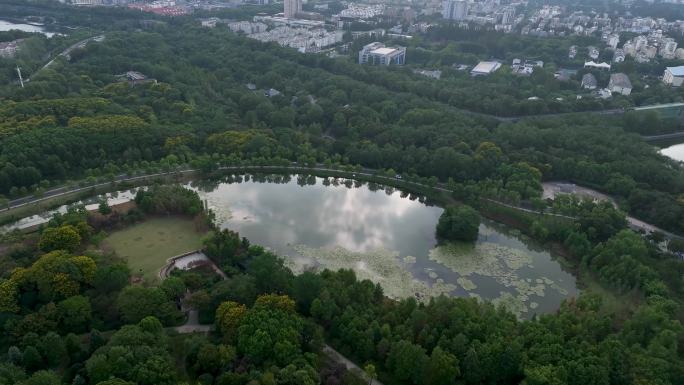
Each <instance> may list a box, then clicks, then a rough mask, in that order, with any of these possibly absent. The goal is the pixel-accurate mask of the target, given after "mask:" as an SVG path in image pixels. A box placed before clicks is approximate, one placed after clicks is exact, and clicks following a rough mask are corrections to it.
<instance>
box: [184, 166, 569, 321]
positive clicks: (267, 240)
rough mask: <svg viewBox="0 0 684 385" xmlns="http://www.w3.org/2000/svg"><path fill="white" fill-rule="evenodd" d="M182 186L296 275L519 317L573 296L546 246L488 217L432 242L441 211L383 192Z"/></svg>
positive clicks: (232, 183)
mask: <svg viewBox="0 0 684 385" xmlns="http://www.w3.org/2000/svg"><path fill="white" fill-rule="evenodd" d="M190 186H191V188H193V189H196V190H197V191H198V192H199V194H200V196H201V197H202V199H204V200H206V201H207V204H208V206H209V208H210V209H212V210H213V211H214V212H215V213H216V218H217V222H218V224H219V225H220V226H221V227H222V228H228V229H231V230H234V231H237V232H239V233H240V235H241V236H244V237H246V238H247V239H249V240H250V241H251V242H252V243H254V244H259V245H262V246H264V247H267V248H269V249H271V250H272V251H274V252H275V253H277V254H279V255H282V256H285V257H286V261H287V263H288V265H289V266H290V268H291V269H292V270H293V271H295V272H302V271H305V270H306V269H322V268H329V269H332V270H337V269H340V268H347V269H353V270H354V271H355V272H356V274H357V276H358V277H359V278H362V279H365V278H367V279H370V280H372V281H374V282H377V283H380V284H381V285H382V287H383V289H384V291H385V293H386V294H387V295H388V296H390V297H393V298H406V297H416V298H417V299H419V300H425V299H428V298H429V297H430V296H437V295H440V294H447V295H456V296H463V297H475V298H482V299H487V300H492V301H494V302H497V303H503V304H505V305H506V306H508V307H509V308H510V309H511V310H512V311H514V312H515V313H516V314H518V315H519V316H521V317H523V318H527V317H530V316H531V315H532V314H534V313H548V312H552V311H555V310H556V309H558V307H559V305H560V302H561V301H562V300H563V299H565V298H568V297H571V296H576V295H578V290H577V288H576V286H575V285H576V282H575V278H574V276H573V275H572V274H570V273H569V272H567V271H564V270H563V269H562V268H561V266H560V264H559V263H558V262H557V261H556V260H555V259H554V258H553V257H552V256H551V255H550V253H549V252H548V251H546V250H545V249H543V248H542V247H540V246H539V245H538V244H535V243H534V242H532V241H531V240H529V239H527V238H526V237H524V236H521V235H519V234H517V232H515V231H510V230H509V229H507V228H506V227H504V226H502V225H499V224H496V223H494V222H491V221H488V220H484V221H483V222H482V224H481V225H480V235H479V239H478V240H477V242H475V243H474V244H450V245H444V246H438V245H437V240H436V239H435V227H436V225H437V221H438V219H439V216H440V215H441V213H442V211H443V210H442V209H441V208H439V207H435V206H429V205H426V204H425V203H422V202H421V199H420V198H418V197H415V196H410V195H409V194H406V193H402V192H400V191H397V190H394V189H392V188H377V187H376V186H374V185H367V184H362V183H360V182H355V181H352V180H345V179H339V178H338V179H334V178H318V177H313V176H294V177H287V176H270V177H266V178H264V177H261V178H259V180H256V181H255V180H254V179H253V177H249V176H246V177H242V176H234V177H228V178H227V179H225V180H224V181H222V182H221V183H207V182H196V183H191V185H190Z"/></svg>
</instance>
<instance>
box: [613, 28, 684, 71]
mask: <svg viewBox="0 0 684 385" xmlns="http://www.w3.org/2000/svg"><path fill="white" fill-rule="evenodd" d="M616 52H618V49H616ZM620 53H621V54H622V55H623V56H629V57H633V58H634V60H635V61H636V62H638V63H648V62H650V61H651V59H654V58H655V57H656V56H660V57H662V58H663V59H675V58H677V59H684V49H682V48H677V41H676V40H675V39H673V38H671V37H664V36H663V33H662V31H660V30H658V31H653V32H652V33H650V34H649V35H647V36H645V35H639V36H636V37H634V38H632V39H630V40H628V41H626V42H625V44H624V45H623V46H622V50H621V52H620ZM623 60H624V58H623Z"/></svg>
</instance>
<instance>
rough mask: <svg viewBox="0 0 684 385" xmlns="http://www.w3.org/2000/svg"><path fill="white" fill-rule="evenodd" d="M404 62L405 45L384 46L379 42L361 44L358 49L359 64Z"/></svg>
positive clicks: (396, 63)
mask: <svg viewBox="0 0 684 385" xmlns="http://www.w3.org/2000/svg"><path fill="white" fill-rule="evenodd" d="M405 62H406V47H385V45H384V44H382V43H380V42H377V41H376V42H373V43H370V44H366V45H365V46H363V48H362V49H361V51H359V64H366V63H367V64H373V65H386V66H388V65H403V64H404V63H405Z"/></svg>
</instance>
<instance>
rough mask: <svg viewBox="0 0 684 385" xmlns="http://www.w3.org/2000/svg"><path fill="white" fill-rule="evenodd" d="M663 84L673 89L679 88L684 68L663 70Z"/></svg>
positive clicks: (682, 81)
mask: <svg viewBox="0 0 684 385" xmlns="http://www.w3.org/2000/svg"><path fill="white" fill-rule="evenodd" d="M663 83H665V84H667V85H671V86H673V87H680V86H681V85H682V83H684V66H679V67H667V68H665V73H664V74H663Z"/></svg>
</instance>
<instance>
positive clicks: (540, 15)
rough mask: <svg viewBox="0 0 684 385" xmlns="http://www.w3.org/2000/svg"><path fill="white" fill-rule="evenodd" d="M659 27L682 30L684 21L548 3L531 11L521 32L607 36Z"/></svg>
mask: <svg viewBox="0 0 684 385" xmlns="http://www.w3.org/2000/svg"><path fill="white" fill-rule="evenodd" d="M655 31H662V32H665V33H668V32H669V33H673V34H681V33H682V32H684V21H681V20H678V21H667V20H665V19H664V18H653V17H632V16H631V15H629V14H625V15H622V16H618V15H615V14H613V15H609V14H608V13H597V12H584V11H574V12H570V11H568V10H567V8H566V7H565V6H560V5H545V6H542V7H541V8H539V9H537V10H535V11H534V12H533V13H532V15H530V17H529V18H528V19H527V20H526V22H525V25H524V26H523V28H522V31H521V32H522V33H523V34H530V35H538V36H565V35H569V34H574V35H582V36H591V35H594V34H597V33H598V34H602V35H603V36H606V35H614V36H615V35H617V36H619V34H620V33H627V32H628V33H637V34H646V35H648V34H651V33H653V32H655ZM609 45H613V44H609ZM614 45H617V43H614Z"/></svg>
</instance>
